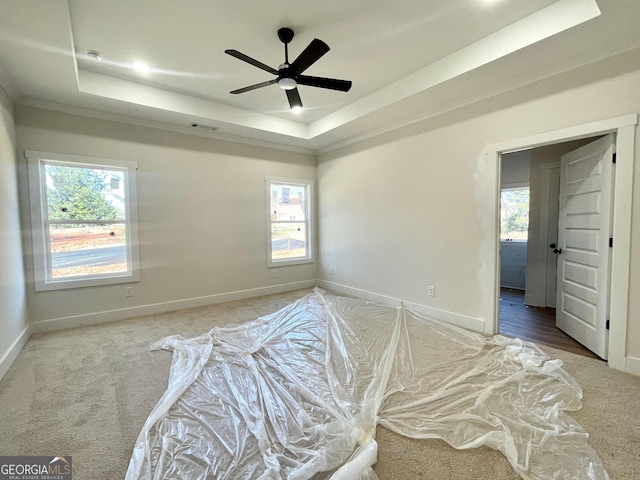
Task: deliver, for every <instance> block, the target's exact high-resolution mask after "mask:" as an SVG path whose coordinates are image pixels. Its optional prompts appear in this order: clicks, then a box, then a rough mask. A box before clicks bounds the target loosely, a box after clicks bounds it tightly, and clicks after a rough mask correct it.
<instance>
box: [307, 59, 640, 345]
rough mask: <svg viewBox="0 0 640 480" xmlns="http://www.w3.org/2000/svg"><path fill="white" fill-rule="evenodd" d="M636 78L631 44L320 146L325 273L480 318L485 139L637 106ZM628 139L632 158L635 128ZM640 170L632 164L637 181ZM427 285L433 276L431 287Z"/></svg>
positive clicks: (365, 290) (468, 320) (344, 283)
mask: <svg viewBox="0 0 640 480" xmlns="http://www.w3.org/2000/svg"><path fill="white" fill-rule="evenodd" d="M613 72H617V73H613ZM609 75H612V77H611V78H609ZM613 75H615V76H613ZM638 85H640V52H638V51H635V52H631V53H629V54H625V55H622V56H620V57H617V58H615V59H610V60H607V61H604V62H601V63H597V64H594V65H592V66H589V67H586V68H583V69H578V70H575V71H572V72H569V73H567V74H564V75H560V76H558V77H554V78H552V79H549V80H546V81H543V82H538V83H536V84H534V85H530V86H528V87H526V88H522V89H518V90H516V91H513V92H509V93H507V94H504V95H501V96H499V97H496V98H493V99H489V100H487V101H484V102H479V103H477V104H473V105H470V106H467V107H464V108H462V109H460V110H458V111H455V112H451V113H448V114H445V115H442V116H440V117H437V118H430V119H426V120H424V121H422V122H419V123H416V124H413V125H410V126H407V127H405V128H403V129H401V130H397V131H394V132H391V133H387V134H385V135H381V136H380V137H379V138H375V139H371V140H366V141H363V142H361V143H359V144H356V145H351V146H349V147H345V148H342V149H340V150H336V151H332V152H328V153H325V154H323V155H321V157H320V158H319V161H318V185H319V188H318V190H319V201H320V248H321V262H320V265H319V275H320V276H321V279H322V281H323V284H324V285H326V286H333V287H334V288H336V289H342V290H344V291H352V292H357V293H359V294H360V295H364V294H369V295H370V296H376V295H377V296H388V297H393V298H399V299H403V300H404V301H406V302H407V301H408V302H413V303H415V304H417V305H419V306H421V307H423V308H424V310H425V311H430V312H432V313H433V314H434V315H436V316H440V317H441V318H445V317H446V318H448V319H451V320H454V321H456V322H457V323H460V324H465V325H473V324H475V325H477V326H479V329H482V327H483V325H484V321H485V319H486V318H485V312H486V311H488V310H487V305H486V296H485V292H486V291H487V290H488V288H489V286H488V285H486V280H485V278H486V277H485V276H484V275H485V269H486V268H487V259H486V258H485V255H486V252H487V251H488V250H489V251H490V250H491V248H488V247H487V245H490V244H492V243H493V242H494V232H492V231H491V229H490V228H488V227H487V225H488V224H490V223H492V222H493V219H494V218H495V215H496V213H497V212H496V205H495V204H492V202H491V201H489V200H488V199H489V197H490V194H489V192H488V189H490V188H495V187H491V186H492V185H496V179H495V178H491V174H490V173H488V172H490V171H491V170H490V169H488V168H487V165H486V163H485V158H484V156H483V155H482V152H483V149H484V147H485V146H487V145H492V144H497V143H500V142H505V141H509V140H513V139H519V138H524V137H528V136H531V135H534V134H537V133H541V132H547V131H553V130H559V129H562V128H567V127H571V126H574V125H581V124H586V123H589V122H594V121H599V120H603V119H607V118H613V117H617V116H621V115H626V114H630V113H635V112H640V88H638ZM635 148H636V150H635V159H636V160H635V161H636V163H638V159H639V158H640V152H639V149H640V141H638V131H637V130H636V147H635ZM639 173H640V168H638V167H637V165H636V168H635V183H636V184H637V185H638V184H640V183H639V182H638V176H639ZM636 191H637V189H636ZM633 207H634V208H633V237H632V264H631V272H632V273H631V283H630V287H629V288H630V291H631V292H634V291H636V292H637V291H638V289H639V288H640V257H639V256H638V255H637V253H638V252H639V251H640V248H638V247H639V246H640V244H639V238H640V235H639V232H638V227H640V201H639V198H638V196H637V195H636V197H635V198H634V205H633ZM330 267H333V269H334V270H333V271H334V273H333V274H332V275H331V274H330V273H329V268H330ZM427 285H434V286H435V287H436V295H435V296H434V297H429V296H428V295H427ZM630 303H631V304H630V309H629V312H630V314H629V315H630V318H629V319H628V334H627V340H628V352H627V353H628V355H631V356H634V357H640V313H639V312H640V297H638V296H637V295H631V296H630ZM474 320H475V321H474ZM490 320H491V319H490Z"/></svg>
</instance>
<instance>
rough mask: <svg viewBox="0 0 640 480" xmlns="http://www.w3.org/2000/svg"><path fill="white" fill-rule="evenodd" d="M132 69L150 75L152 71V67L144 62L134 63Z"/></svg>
mask: <svg viewBox="0 0 640 480" xmlns="http://www.w3.org/2000/svg"><path fill="white" fill-rule="evenodd" d="M131 68H132V69H134V70H135V71H136V72H140V73H149V72H150V71H151V67H150V66H149V65H147V64H146V63H142V62H133V63H132V64H131Z"/></svg>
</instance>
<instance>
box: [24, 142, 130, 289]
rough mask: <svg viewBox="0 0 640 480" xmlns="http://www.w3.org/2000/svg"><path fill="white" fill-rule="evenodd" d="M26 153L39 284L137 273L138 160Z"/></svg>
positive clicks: (71, 284) (76, 283)
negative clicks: (136, 202) (136, 201)
mask: <svg viewBox="0 0 640 480" xmlns="http://www.w3.org/2000/svg"><path fill="white" fill-rule="evenodd" d="M26 156H27V158H28V161H29V190H30V199H31V226H32V235H33V258H34V275H35V285H36V290H38V291H42V290H58V289H63V288H75V287H86V286H91V285H106V284H113V283H124V282H132V281H138V280H139V279H140V274H139V271H138V236H137V215H136V204H135V198H136V164H135V162H125V161H117V160H106V159H99V158H89V157H79V156H73V155H62V154H57V153H47V152H37V151H33V150H28V151H27V152H26Z"/></svg>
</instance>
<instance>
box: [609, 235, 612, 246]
mask: <svg viewBox="0 0 640 480" xmlns="http://www.w3.org/2000/svg"><path fill="white" fill-rule="evenodd" d="M609 248H613V237H609Z"/></svg>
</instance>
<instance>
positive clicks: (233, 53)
mask: <svg viewBox="0 0 640 480" xmlns="http://www.w3.org/2000/svg"><path fill="white" fill-rule="evenodd" d="M224 53H226V54H228V55H231V56H232V57H236V58H237V59H239V60H242V61H243V62H247V63H249V64H251V65H253V66H254V67H258V68H261V69H262V70H264V71H266V72H269V73H271V74H273V75H278V71H277V70H276V69H275V68H271V67H270V66H269V65H265V64H264V63H262V62H259V61H258V60H256V59H254V58H251V57H249V56H248V55H245V54H244V53H241V52H239V51H237V50H225V51H224Z"/></svg>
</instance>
